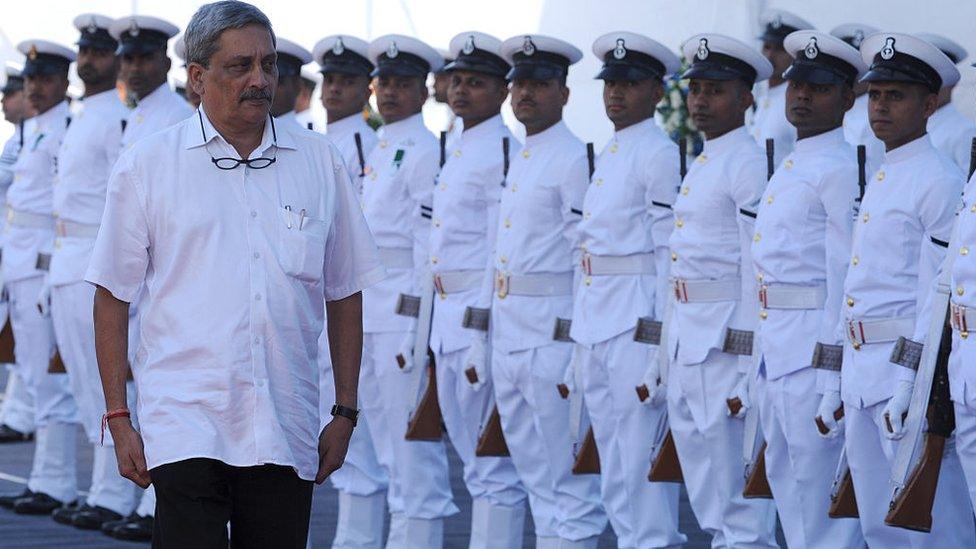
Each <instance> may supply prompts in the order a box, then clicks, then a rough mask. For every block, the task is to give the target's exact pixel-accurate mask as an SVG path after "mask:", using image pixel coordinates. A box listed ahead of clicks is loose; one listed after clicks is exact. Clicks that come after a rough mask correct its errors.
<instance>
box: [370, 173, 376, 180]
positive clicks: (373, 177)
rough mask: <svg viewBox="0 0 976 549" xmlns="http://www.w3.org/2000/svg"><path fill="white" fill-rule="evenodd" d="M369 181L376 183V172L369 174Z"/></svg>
mask: <svg viewBox="0 0 976 549" xmlns="http://www.w3.org/2000/svg"><path fill="white" fill-rule="evenodd" d="M369 180H370V181H376V172H373V173H371V174H369Z"/></svg>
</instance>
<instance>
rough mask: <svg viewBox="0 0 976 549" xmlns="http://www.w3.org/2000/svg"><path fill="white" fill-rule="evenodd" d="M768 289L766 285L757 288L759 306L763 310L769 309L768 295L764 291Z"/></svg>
mask: <svg viewBox="0 0 976 549" xmlns="http://www.w3.org/2000/svg"><path fill="white" fill-rule="evenodd" d="M768 289H769V286H767V285H766V284H763V285H761V286H759V304H760V305H762V308H763V309H768V308H769V295H768V293H767V291H766V290H768Z"/></svg>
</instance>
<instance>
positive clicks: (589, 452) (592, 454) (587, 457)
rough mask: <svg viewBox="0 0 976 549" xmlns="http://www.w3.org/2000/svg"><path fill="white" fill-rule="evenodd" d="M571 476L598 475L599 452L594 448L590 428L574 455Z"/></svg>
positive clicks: (594, 441) (594, 442) (594, 443)
mask: <svg viewBox="0 0 976 549" xmlns="http://www.w3.org/2000/svg"><path fill="white" fill-rule="evenodd" d="M573 474H574V475H599V474H600V451H599V450H597V448H596V438H595V437H594V436H593V427H592V426H590V428H589V430H588V431H586V438H584V439H583V444H581V445H580V449H579V452H577V453H576V460H575V461H574V462H573Z"/></svg>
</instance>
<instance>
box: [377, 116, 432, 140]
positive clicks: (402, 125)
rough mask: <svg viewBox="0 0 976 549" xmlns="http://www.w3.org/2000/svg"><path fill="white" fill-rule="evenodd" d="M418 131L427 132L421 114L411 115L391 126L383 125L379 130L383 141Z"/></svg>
mask: <svg viewBox="0 0 976 549" xmlns="http://www.w3.org/2000/svg"><path fill="white" fill-rule="evenodd" d="M419 130H424V131H426V130H427V126H425V125H424V115H423V113H419V112H418V113H417V114H412V115H410V116H408V117H406V118H404V119H403V120H398V121H396V122H393V123H392V124H384V125H383V126H382V127H381V128H380V132H381V133H382V134H383V138H384V139H392V138H395V137H399V136H402V135H409V134H412V133H414V132H416V131H419Z"/></svg>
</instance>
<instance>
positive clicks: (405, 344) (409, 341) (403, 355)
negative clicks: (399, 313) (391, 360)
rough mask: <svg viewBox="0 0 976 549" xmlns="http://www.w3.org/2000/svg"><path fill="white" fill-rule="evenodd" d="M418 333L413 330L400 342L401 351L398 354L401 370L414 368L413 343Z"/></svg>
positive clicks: (398, 363) (405, 370) (407, 370)
mask: <svg viewBox="0 0 976 549" xmlns="http://www.w3.org/2000/svg"><path fill="white" fill-rule="evenodd" d="M415 338H416V334H414V333H413V332H408V333H407V335H406V337H404V338H403V341H401V342H400V348H399V351H397V355H396V363H397V366H399V367H400V371H401V372H404V373H406V372H409V371H411V370H413V344H414V339H415Z"/></svg>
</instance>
